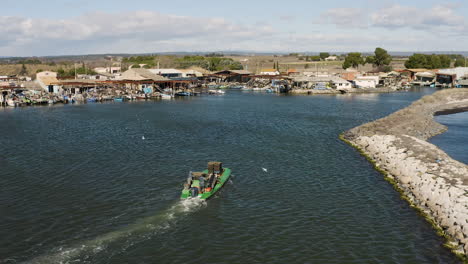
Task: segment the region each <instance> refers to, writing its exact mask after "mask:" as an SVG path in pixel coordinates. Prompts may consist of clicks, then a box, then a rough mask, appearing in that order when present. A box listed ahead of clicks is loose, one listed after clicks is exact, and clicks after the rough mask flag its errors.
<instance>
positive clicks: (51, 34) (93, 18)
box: [0, 11, 274, 56]
mask: <svg viewBox="0 0 468 264" xmlns="http://www.w3.org/2000/svg"><path fill="white" fill-rule="evenodd" d="M273 32H274V31H273V29H272V28H271V26H269V25H262V26H256V27H253V26H248V25H242V24H235V23H231V22H229V21H226V20H225V19H223V18H196V17H187V16H175V15H166V14H161V13H158V12H149V11H135V12H127V13H117V14H109V13H102V12H98V13H91V14H86V15H82V16H80V17H76V18H72V19H61V20H54V19H32V18H24V17H12V16H0V36H2V38H0V53H3V52H11V51H12V50H15V47H16V49H17V50H19V49H21V48H22V52H27V51H28V49H30V50H31V51H34V52H40V53H42V54H61V53H63V52H68V51H66V47H65V46H66V45H74V46H77V45H80V49H81V50H83V51H87V50H94V49H99V50H102V47H103V46H104V47H105V49H106V50H107V52H148V51H176V50H180V49H179V48H180V47H186V42H191V44H193V47H194V48H196V47H199V48H205V49H208V48H210V44H212V43H216V42H219V40H222V42H224V43H226V42H230V41H234V42H249V41H251V40H252V39H256V40H261V39H262V38H268V37H269V36H270V35H271V34H272V33H273ZM44 43H48V44H47V45H44ZM154 44H158V45H160V46H151V45H154ZM39 47H49V50H38V48H39ZM54 47H57V49H56V50H52V49H51V48H54ZM212 48H220V47H215V46H212ZM142 49H143V50H142ZM0 55H4V56H6V55H21V54H0ZM26 55H29V54H26Z"/></svg>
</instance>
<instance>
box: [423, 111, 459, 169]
mask: <svg viewBox="0 0 468 264" xmlns="http://www.w3.org/2000/svg"><path fill="white" fill-rule="evenodd" d="M435 120H436V121H437V122H439V123H441V124H444V125H446V126H447V127H448V130H447V132H445V133H443V134H440V135H437V136H435V137H433V138H431V140H430V141H431V143H432V144H435V145H437V146H438V147H439V148H441V149H443V150H444V151H445V152H446V153H447V154H449V155H450V156H451V157H452V158H454V159H456V160H458V161H461V162H463V163H466V164H468V151H467V147H466V146H467V143H468V112H463V113H458V114H452V115H442V116H436V117H435Z"/></svg>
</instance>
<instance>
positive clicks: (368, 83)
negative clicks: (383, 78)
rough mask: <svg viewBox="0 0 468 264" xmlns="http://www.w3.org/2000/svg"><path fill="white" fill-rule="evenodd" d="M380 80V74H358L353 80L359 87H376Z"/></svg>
mask: <svg viewBox="0 0 468 264" xmlns="http://www.w3.org/2000/svg"><path fill="white" fill-rule="evenodd" d="M379 80H380V77H379V76H357V77H356V79H354V81H353V82H354V85H355V86H356V87H357V88H376V87H377V85H378V84H379Z"/></svg>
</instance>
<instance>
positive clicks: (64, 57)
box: [0, 51, 468, 62]
mask: <svg viewBox="0 0 468 264" xmlns="http://www.w3.org/2000/svg"><path fill="white" fill-rule="evenodd" d="M329 52H330V53H331V54H337V55H342V54H347V53H349V52H333V51H329ZM350 52H351V51H350ZM213 53H216V54H223V55H225V56H273V55H287V54H290V52H258V51H211V52H186V51H178V52H151V53H107V54H81V55H56V56H28V57H21V56H0V62H1V61H3V62H6V61H7V62H8V61H18V60H22V59H25V58H40V59H46V60H50V61H62V60H69V61H70V60H71V61H81V60H97V59H104V58H109V57H130V56H145V55H146V56H147V55H176V56H185V55H207V54H213ZM294 53H298V54H304V55H318V54H319V52H316V51H304V52H294ZM361 53H363V54H364V55H370V54H373V51H369V52H361ZM389 53H390V55H392V56H398V57H405V56H406V57H408V56H411V55H413V54H414V53H422V54H461V55H463V56H468V51H414V52H412V51H389Z"/></svg>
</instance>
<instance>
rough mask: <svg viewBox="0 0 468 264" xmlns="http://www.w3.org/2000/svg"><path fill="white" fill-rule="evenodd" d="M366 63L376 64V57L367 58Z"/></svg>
mask: <svg viewBox="0 0 468 264" xmlns="http://www.w3.org/2000/svg"><path fill="white" fill-rule="evenodd" d="M366 63H368V64H375V57H374V56H367V57H366Z"/></svg>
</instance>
